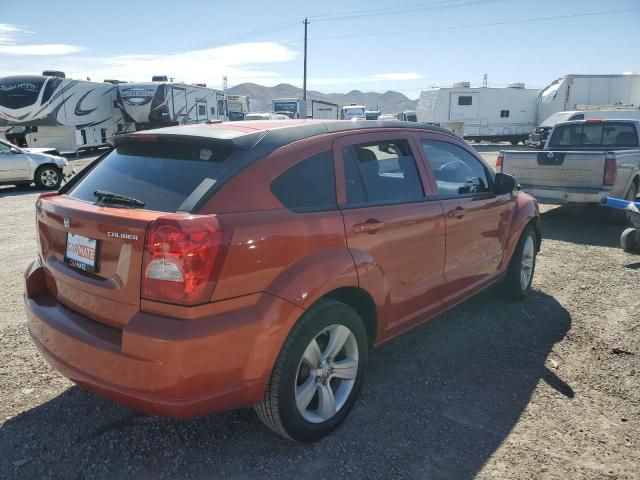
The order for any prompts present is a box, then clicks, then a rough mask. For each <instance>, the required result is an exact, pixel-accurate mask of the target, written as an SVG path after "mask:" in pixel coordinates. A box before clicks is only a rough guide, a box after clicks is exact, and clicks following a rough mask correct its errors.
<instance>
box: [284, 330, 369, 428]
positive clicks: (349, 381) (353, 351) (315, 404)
mask: <svg viewBox="0 0 640 480" xmlns="http://www.w3.org/2000/svg"><path fill="white" fill-rule="evenodd" d="M358 359H359V355H358V343H357V341H356V337H355V335H354V334H353V332H352V331H351V330H350V329H349V328H348V327H346V326H344V325H339V324H335V325H330V326H328V327H326V328H325V329H323V330H322V331H321V332H319V333H318V334H317V335H316V336H315V337H314V338H313V339H312V340H311V342H310V343H309V345H308V346H307V348H306V349H305V351H304V353H303V355H302V359H301V360H300V363H299V365H298V371H297V374H296V383H295V385H296V386H295V401H296V407H297V409H298V412H299V413H300V415H301V416H302V418H304V419H305V420H306V421H308V422H311V423H321V422H326V421H327V420H330V419H331V418H333V417H334V416H335V415H336V413H337V412H338V411H340V409H341V408H342V407H343V406H344V404H345V403H346V401H347V400H348V398H349V395H350V394H351V391H352V390H353V386H354V384H355V380H356V377H357V375H358Z"/></svg>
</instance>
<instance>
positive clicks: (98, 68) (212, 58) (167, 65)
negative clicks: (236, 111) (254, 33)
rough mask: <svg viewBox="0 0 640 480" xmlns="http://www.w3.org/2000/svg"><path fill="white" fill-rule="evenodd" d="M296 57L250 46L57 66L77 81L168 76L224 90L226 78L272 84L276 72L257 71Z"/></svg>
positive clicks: (275, 47) (264, 45)
mask: <svg viewBox="0 0 640 480" xmlns="http://www.w3.org/2000/svg"><path fill="white" fill-rule="evenodd" d="M297 55H298V53H297V52H296V51H294V50H290V49H289V48H288V47H286V46H284V45H281V44H279V43H277V42H249V43H239V44H235V45H227V46H223V47H215V48H207V49H201V50H193V51H187V52H181V53H174V54H169V55H150V54H128V55H114V56H110V57H102V58H95V57H88V56H72V57H65V58H61V59H59V60H64V61H62V62H57V63H58V65H59V68H60V69H64V70H65V71H66V72H67V74H68V76H70V77H74V78H85V77H90V78H92V79H94V80H98V79H104V78H115V79H119V80H127V81H134V82H144V81H150V80H151V77H152V76H153V75H167V76H169V77H173V78H175V79H176V81H183V82H206V83H207V84H208V85H211V86H221V84H222V76H223V75H227V76H228V78H229V82H230V84H231V85H235V84H237V83H243V82H255V83H261V82H266V81H269V80H273V79H274V78H276V77H278V74H277V73H276V72H273V71H271V70H268V69H263V68H256V67H258V66H260V65H266V64H273V63H283V62H289V61H291V60H294V59H295V58H296V56H297Z"/></svg>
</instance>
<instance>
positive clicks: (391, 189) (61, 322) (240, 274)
mask: <svg viewBox="0 0 640 480" xmlns="http://www.w3.org/2000/svg"><path fill="white" fill-rule="evenodd" d="M514 187H515V180H514V179H513V177H511V176H509V175H504V174H500V173H497V174H496V173H494V172H493V170H492V169H491V168H490V167H489V166H488V165H487V164H486V163H485V162H484V161H483V159H482V158H481V157H480V156H478V154H477V153H476V152H475V151H474V150H473V149H471V148H470V147H469V146H468V145H467V144H466V143H465V142H464V141H463V140H461V139H460V138H458V137H457V136H455V135H453V134H452V133H451V132H449V131H448V130H444V129H441V128H439V127H435V126H429V125H423V124H419V123H413V122H373V121H368V122H367V121H326V122H324V121H303V120H286V121H277V122H275V121H274V122H269V121H252V122H233V123H222V124H215V125H190V126H177V127H167V128H162V129H157V130H149V131H145V132H138V133H134V134H130V135H125V136H122V137H120V138H118V139H117V140H116V142H115V145H114V148H113V149H112V150H111V151H110V152H108V153H106V154H104V155H103V156H101V157H99V158H98V159H97V160H96V161H95V162H93V163H92V164H91V165H89V166H88V167H87V168H85V169H84V170H83V171H82V172H80V173H79V174H78V175H76V176H75V177H74V178H73V179H72V180H71V181H70V182H68V183H67V184H65V185H64V186H63V187H62V189H60V190H59V191H58V192H50V193H45V194H43V195H42V196H41V197H40V198H39V199H38V201H37V203H36V222H37V232H38V239H39V252H38V255H37V258H36V259H35V260H34V261H33V263H32V264H31V265H30V266H29V268H28V269H27V271H26V273H25V304H26V311H27V316H28V326H29V331H30V333H31V335H32V337H33V340H34V342H35V344H36V345H37V347H38V349H39V350H40V352H41V353H42V355H43V356H44V357H45V358H46V359H47V360H48V361H49V362H50V363H51V364H52V365H53V366H54V367H55V368H56V369H57V370H59V371H60V372H61V373H62V374H63V375H65V376H67V377H68V378H70V379H71V380H73V381H74V382H75V383H77V384H78V385H80V386H82V387H84V388H86V389H88V390H90V391H93V392H95V393H97V394H99V395H102V396H104V397H107V398H110V399H112V400H113V401H115V402H118V403H120V404H122V405H125V406H128V407H131V408H134V409H137V410H140V411H143V412H147V413H150V414H156V415H164V416H172V417H186V416H195V415H202V414H206V413H209V412H215V411H222V410H228V409H234V408H241V407H250V406H251V407H254V408H255V410H256V412H257V414H258V416H259V417H260V418H261V419H262V421H263V422H264V423H265V424H266V425H267V426H268V427H269V428H271V429H272V430H274V431H275V432H277V433H278V434H280V435H282V436H284V437H287V438H290V439H294V440H300V441H313V440H317V439H319V438H321V437H323V436H325V435H327V434H328V433H330V432H331V431H333V430H334V429H335V428H336V427H337V426H338V425H340V424H341V422H343V420H344V419H345V417H346V416H347V415H348V413H349V411H350V410H351V408H352V407H353V405H354V403H355V402H356V398H357V396H358V394H359V391H360V389H361V387H362V384H363V378H364V374H365V368H366V364H367V357H368V355H369V352H370V351H371V349H372V347H373V346H375V345H378V344H380V343H383V342H385V341H387V340H389V339H391V338H393V337H395V336H397V335H399V334H401V333H403V332H405V331H407V330H410V329H411V328H413V327H415V326H417V325H419V324H421V323H423V322H425V321H427V320H429V319H431V318H433V317H434V316H436V315H438V314H439V313H440V312H442V311H444V310H446V309H448V308H450V307H452V306H454V305H456V304H458V303H460V302H461V301H463V300H465V299H467V298H469V297H470V296H471V295H473V294H475V293H477V292H479V291H481V290H483V289H485V288H487V287H489V286H491V285H493V284H498V286H499V288H500V289H501V291H503V292H504V293H505V294H506V295H507V296H508V297H511V298H516V299H517V298H523V297H525V296H526V295H527V294H528V293H529V291H530V289H531V282H532V278H533V274H534V270H535V261H536V254H537V252H538V251H539V248H540V241H541V236H540V231H539V224H538V223H539V212H538V206H537V204H536V202H535V200H533V199H532V198H531V197H530V196H528V195H527V194H525V193H523V192H518V191H516V190H515V188H514Z"/></svg>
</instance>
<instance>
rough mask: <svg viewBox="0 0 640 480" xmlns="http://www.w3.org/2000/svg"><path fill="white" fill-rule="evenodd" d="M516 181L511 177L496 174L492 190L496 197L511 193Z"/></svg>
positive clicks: (504, 174)
mask: <svg viewBox="0 0 640 480" xmlns="http://www.w3.org/2000/svg"><path fill="white" fill-rule="evenodd" d="M516 185H517V183H516V179H515V177H513V176H512V175H508V174H506V173H496V177H495V180H494V186H493V190H494V192H495V193H496V195H502V194H504V193H511V192H513V191H514V190H515V188H516Z"/></svg>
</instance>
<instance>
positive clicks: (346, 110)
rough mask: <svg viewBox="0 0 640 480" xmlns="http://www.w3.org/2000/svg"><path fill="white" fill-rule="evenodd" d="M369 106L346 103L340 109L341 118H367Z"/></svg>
mask: <svg viewBox="0 0 640 480" xmlns="http://www.w3.org/2000/svg"><path fill="white" fill-rule="evenodd" d="M366 111H367V107H365V106H364V105H356V104H355V103H352V104H351V105H345V106H343V107H342V108H341V109H340V120H356V119H358V120H365V119H366V118H367V117H366V114H365V112H366Z"/></svg>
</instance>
